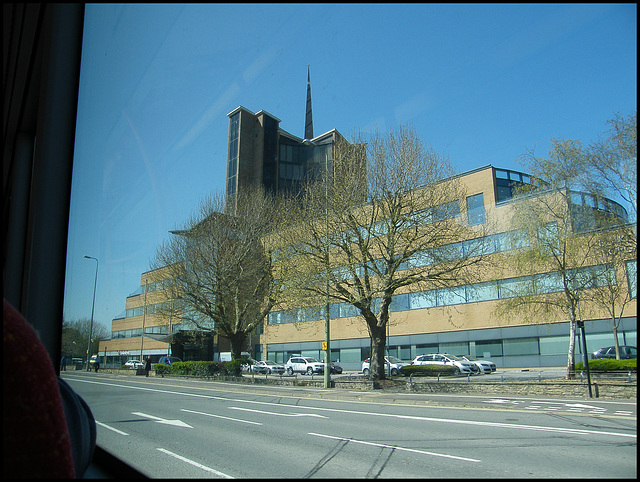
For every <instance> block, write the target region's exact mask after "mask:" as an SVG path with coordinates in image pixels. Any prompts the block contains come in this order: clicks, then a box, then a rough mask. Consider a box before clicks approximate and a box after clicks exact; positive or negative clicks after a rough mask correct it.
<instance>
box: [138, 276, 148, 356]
mask: <svg viewBox="0 0 640 482" xmlns="http://www.w3.org/2000/svg"><path fill="white" fill-rule="evenodd" d="M148 286H149V279H145V280H144V307H143V308H142V333H140V361H143V358H142V348H143V346H144V322H145V318H146V316H147V291H148V290H147V287H148Z"/></svg>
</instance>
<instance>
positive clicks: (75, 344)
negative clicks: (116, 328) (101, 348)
mask: <svg viewBox="0 0 640 482" xmlns="http://www.w3.org/2000/svg"><path fill="white" fill-rule="evenodd" d="M90 329H91V320H90V319H89V318H80V319H77V320H63V322H62V346H61V350H60V351H61V352H62V354H63V355H65V356H67V357H74V356H76V357H82V358H83V359H84V360H85V361H86V351H87V346H88V344H89V343H88V342H89V330H90ZM110 334H111V333H110V331H109V330H108V329H107V328H106V327H105V326H104V325H103V324H102V323H98V322H96V321H94V323H93V330H92V332H91V338H92V340H93V341H92V342H91V350H92V351H91V353H89V356H91V355H92V354H94V353H97V352H98V344H99V342H100V340H102V339H105V338H108V337H109V336H110Z"/></svg>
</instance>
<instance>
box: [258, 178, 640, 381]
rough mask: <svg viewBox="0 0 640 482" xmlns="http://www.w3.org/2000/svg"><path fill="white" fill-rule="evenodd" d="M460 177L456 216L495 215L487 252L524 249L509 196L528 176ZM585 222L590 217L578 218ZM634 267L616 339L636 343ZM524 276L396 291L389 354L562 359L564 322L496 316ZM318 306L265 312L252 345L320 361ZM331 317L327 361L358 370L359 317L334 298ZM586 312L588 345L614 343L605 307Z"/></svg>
mask: <svg viewBox="0 0 640 482" xmlns="http://www.w3.org/2000/svg"><path fill="white" fill-rule="evenodd" d="M458 179H459V180H460V181H461V182H462V183H463V185H464V186H465V188H466V191H467V194H468V196H467V199H466V203H460V204H461V206H458V208H457V209H456V210H453V211H452V212H453V213H454V215H459V216H461V217H462V216H464V220H463V221H462V222H467V223H469V224H479V223H484V222H485V221H487V220H489V219H493V220H495V221H494V223H492V229H493V231H492V232H491V233H489V235H488V237H487V241H488V245H489V246H490V247H489V248H488V249H489V250H490V252H491V253H508V252H509V251H511V250H514V249H518V248H521V247H523V246H524V244H523V243H526V241H525V240H522V241H521V242H520V241H516V242H514V239H518V238H517V236H514V233H513V232H510V231H509V219H510V218H511V216H512V214H513V208H514V203H515V202H518V201H517V200H516V199H514V189H515V188H516V186H518V185H522V184H528V183H531V182H532V179H531V177H530V176H528V175H527V174H525V173H521V172H515V171H508V170H504V169H499V168H495V167H493V166H485V167H483V168H479V169H475V170H473V171H469V172H466V173H463V174H461V175H460V176H458ZM571 202H572V211H574V212H577V211H580V212H584V210H585V206H587V207H588V206H591V205H595V206H598V204H599V205H600V206H601V207H602V208H603V209H607V210H609V211H611V212H613V213H614V214H616V215H624V214H625V213H624V210H623V209H622V207H621V206H619V205H618V204H617V203H615V202H613V201H609V200H599V203H598V202H594V200H593V199H590V198H589V196H585V195H584V194H582V193H572V194H571ZM581 219H583V220H585V219H587V217H585V216H584V215H583V216H581ZM586 224H587V225H588V223H586ZM462 246H463V247H464V243H463V245H462ZM585 269H587V268H585ZM636 269H637V268H636V260H635V258H633V259H629V260H627V263H626V264H625V270H624V272H619V273H616V279H617V282H618V283H624V285H625V286H627V287H628V288H627V289H628V290H629V292H630V295H631V302H630V303H629V305H628V306H627V307H626V308H625V316H624V318H623V319H622V321H621V323H620V327H619V329H618V339H619V342H620V344H621V345H625V344H626V345H636V339H637V327H636V326H637V325H636V324H637V321H636V314H637V311H636V310H637V307H636V298H637V288H636V286H637V284H636ZM541 275H542V274H541ZM544 275H548V273H544ZM521 281H522V279H521V278H519V277H517V276H515V275H514V273H508V272H507V273H504V274H503V275H502V276H501V277H499V278H498V279H496V278H493V277H492V278H490V280H488V281H485V282H479V283H474V284H469V285H460V286H454V287H451V288H450V289H434V290H430V291H427V292H417V291H416V292H402V293H399V294H397V295H395V296H394V298H393V303H392V305H391V311H392V314H391V318H390V322H389V326H388V333H387V346H388V347H389V354H390V355H393V356H396V357H398V358H401V359H403V360H411V359H413V358H414V357H415V356H417V355H422V354H427V353H451V354H455V355H472V356H477V357H481V358H491V360H493V361H494V362H496V364H497V365H498V366H501V367H528V366H566V364H567V353H568V346H569V321H568V319H564V318H562V317H558V319H537V320H534V321H531V320H524V319H519V318H518V317H511V318H509V317H499V316H497V315H496V307H497V304H498V303H500V301H501V300H502V299H504V298H506V297H508V296H510V293H512V289H513V287H515V286H517V285H518V284H519V283H520V282H521ZM310 313H311V314H310ZM322 313H323V309H321V308H320V309H317V310H308V309H307V310H304V309H300V308H292V309H289V310H281V311H277V312H272V313H270V314H269V317H268V320H267V321H266V323H265V327H264V332H263V334H262V335H261V337H260V343H261V345H260V346H258V347H256V352H257V353H260V354H261V356H262V357H264V358H267V359H270V360H273V361H276V362H278V363H281V362H285V361H286V360H287V359H288V357H289V356H290V355H292V354H301V355H304V356H313V357H316V358H318V359H322V351H321V350H322V342H323V341H324V334H325V320H324V315H323V314H322ZM329 314H330V317H329V318H330V330H329V331H330V333H331V359H332V361H333V362H337V363H340V364H341V366H342V367H343V368H344V369H347V370H359V369H360V366H361V363H362V360H364V359H365V358H367V357H368V356H369V354H370V339H369V336H368V333H367V327H366V325H365V322H364V321H363V320H362V318H360V317H359V316H358V313H357V312H356V310H355V308H354V307H353V306H351V305H348V304H331V305H330V309H329ZM584 319H585V321H586V323H585V327H586V333H587V347H588V349H589V350H591V348H593V350H591V351H595V350H596V349H598V348H600V347H602V346H609V345H613V344H614V340H613V333H612V321H611V319H609V318H608V317H607V314H606V313H605V312H603V311H602V310H601V312H600V313H599V315H596V316H592V317H591V318H584ZM581 349H582V343H581V342H580V343H577V344H576V361H580V360H581V359H582V358H581Z"/></svg>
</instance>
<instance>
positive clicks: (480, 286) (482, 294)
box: [467, 281, 498, 303]
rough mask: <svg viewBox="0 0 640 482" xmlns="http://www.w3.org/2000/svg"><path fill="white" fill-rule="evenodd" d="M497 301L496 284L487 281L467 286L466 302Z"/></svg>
mask: <svg viewBox="0 0 640 482" xmlns="http://www.w3.org/2000/svg"><path fill="white" fill-rule="evenodd" d="M497 299H498V282H497V281H488V282H485V283H476V284H472V285H468V286H467V302H468V303H475V302H479V301H490V300H497Z"/></svg>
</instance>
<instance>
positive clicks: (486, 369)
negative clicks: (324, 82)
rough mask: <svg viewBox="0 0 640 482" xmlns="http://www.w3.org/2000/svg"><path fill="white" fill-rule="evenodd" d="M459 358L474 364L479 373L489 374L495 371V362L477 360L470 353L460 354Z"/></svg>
mask: <svg viewBox="0 0 640 482" xmlns="http://www.w3.org/2000/svg"><path fill="white" fill-rule="evenodd" d="M460 358H462V359H463V360H466V361H468V362H469V363H473V364H474V365H476V366H477V367H478V368H479V369H480V373H482V374H484V375H490V374H491V373H492V372H495V371H496V364H495V363H493V362H492V361H489V360H479V359H477V358H476V357H474V356H471V355H462V356H460Z"/></svg>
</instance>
